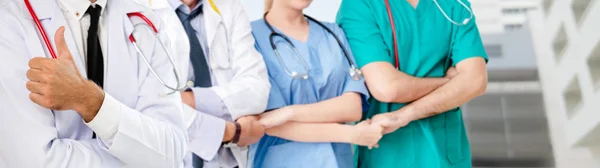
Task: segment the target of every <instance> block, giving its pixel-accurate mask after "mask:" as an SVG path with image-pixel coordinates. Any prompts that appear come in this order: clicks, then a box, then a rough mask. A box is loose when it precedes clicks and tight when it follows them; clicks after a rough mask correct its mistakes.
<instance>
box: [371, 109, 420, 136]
mask: <svg viewBox="0 0 600 168" xmlns="http://www.w3.org/2000/svg"><path fill="white" fill-rule="evenodd" d="M371 119H372V120H373V124H375V125H379V126H381V127H383V128H384V131H383V133H384V134H389V133H392V132H394V131H396V130H397V129H399V128H401V127H404V126H406V125H408V123H410V122H411V121H412V120H413V119H412V117H411V116H410V113H409V112H408V111H402V110H401V111H398V112H389V113H383V114H377V115H375V116H373V118H371Z"/></svg>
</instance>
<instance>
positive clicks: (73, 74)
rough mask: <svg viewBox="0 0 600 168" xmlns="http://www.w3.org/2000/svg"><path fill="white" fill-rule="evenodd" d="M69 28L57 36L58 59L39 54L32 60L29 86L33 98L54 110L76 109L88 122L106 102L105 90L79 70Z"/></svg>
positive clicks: (29, 71)
mask: <svg viewBox="0 0 600 168" xmlns="http://www.w3.org/2000/svg"><path fill="white" fill-rule="evenodd" d="M64 32H65V28H64V27H60V28H59V29H58V30H57V31H56V33H55V35H54V42H55V45H56V49H57V53H58V56H57V57H58V58H57V59H51V58H43V57H35V58H32V59H31V60H30V61H29V70H28V71H27V78H28V79H29V81H27V84H26V87H27V90H29V91H30V92H31V93H30V94H29V99H31V100H32V101H33V102H34V103H36V104H38V105H40V106H42V107H45V108H49V109H52V110H75V111H77V113H79V115H80V116H81V117H82V118H83V119H84V120H85V121H86V122H89V121H91V120H92V119H93V118H94V117H95V116H96V114H97V113H98V110H99V109H100V106H101V105H102V102H103V101H104V92H103V91H102V89H101V88H100V87H98V86H97V85H96V84H95V83H94V82H92V81H89V80H87V79H85V78H83V76H82V75H81V74H80V73H79V70H77V66H76V65H75V62H74V61H73V57H72V56H71V52H70V51H69V48H68V46H67V43H66V42H65V38H64Z"/></svg>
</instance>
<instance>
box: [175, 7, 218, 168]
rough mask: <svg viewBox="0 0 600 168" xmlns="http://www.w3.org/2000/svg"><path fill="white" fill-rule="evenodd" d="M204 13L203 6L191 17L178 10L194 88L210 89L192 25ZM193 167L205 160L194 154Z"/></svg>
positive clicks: (201, 164)
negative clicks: (192, 21) (193, 20)
mask: <svg viewBox="0 0 600 168" xmlns="http://www.w3.org/2000/svg"><path fill="white" fill-rule="evenodd" d="M200 13H202V6H200V7H198V8H196V10H194V11H192V12H191V13H190V14H189V15H188V14H185V13H184V12H183V11H181V10H179V9H177V16H178V17H179V21H181V24H183V28H184V29H185V33H186V34H187V36H188V39H189V40H190V62H192V67H193V68H194V86H196V87H210V86H212V83H211V81H210V72H209V70H208V64H207V63H206V57H205V56H204V51H203V50H202V45H200V41H199V40H198V36H196V31H195V30H194V28H193V27H192V24H191V23H190V22H191V20H192V19H194V18H195V17H196V16H198V15H199V14H200ZM192 166H193V167H194V168H202V167H203V166H204V160H202V158H200V157H198V155H196V154H194V153H192Z"/></svg>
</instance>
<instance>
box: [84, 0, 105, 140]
mask: <svg viewBox="0 0 600 168" xmlns="http://www.w3.org/2000/svg"><path fill="white" fill-rule="evenodd" d="M100 11H102V7H100V6H96V7H94V5H91V6H90V7H89V8H88V9H87V11H86V12H85V13H87V14H89V15H90V28H89V29H88V37H87V76H88V79H89V80H92V81H94V83H96V84H97V85H98V86H100V87H103V85H104V58H102V49H101V47H100V39H99V38H98V21H99V20H100ZM92 138H96V133H94V134H93V135H92Z"/></svg>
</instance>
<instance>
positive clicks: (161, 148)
mask: <svg viewBox="0 0 600 168" xmlns="http://www.w3.org/2000/svg"><path fill="white" fill-rule="evenodd" d="M31 4H32V6H33V8H34V10H35V11H36V13H37V16H38V18H39V19H40V20H41V23H42V25H43V26H44V27H45V29H46V34H47V35H48V37H49V38H50V40H51V41H52V43H53V44H54V41H53V39H54V38H53V37H54V33H55V31H56V30H57V29H58V28H59V27H60V26H65V27H66V28H67V30H66V32H65V39H66V42H67V45H68V46H69V48H70V50H71V54H72V55H73V59H74V61H75V63H76V65H77V67H78V69H79V72H81V74H82V75H83V76H85V74H86V73H85V72H86V69H85V66H84V65H85V64H84V61H83V60H82V57H81V56H79V54H78V53H79V52H77V46H76V44H75V41H74V40H73V39H74V37H73V36H72V35H71V33H70V28H69V27H68V24H67V22H66V19H65V17H64V15H63V12H62V10H61V8H60V7H59V6H58V5H57V4H58V2H57V1H56V0H31ZM131 12H142V13H143V14H145V15H146V16H147V17H148V18H150V19H151V20H152V21H153V23H154V24H155V25H156V26H157V27H158V28H159V29H161V27H162V24H163V23H161V22H160V19H157V16H156V15H155V14H154V13H153V12H152V11H150V10H149V9H148V8H146V7H143V6H141V5H139V4H135V3H132V2H131V1H123V0H108V3H107V7H106V8H105V12H104V14H103V15H107V17H106V18H108V20H107V22H108V25H107V26H108V34H109V35H108V41H109V42H108V46H107V49H106V51H107V53H103V54H104V57H105V58H107V59H108V61H107V69H106V71H105V78H104V91H105V93H106V98H105V100H106V101H113V103H114V102H117V103H116V104H117V106H116V107H115V106H113V107H112V109H114V111H117V112H118V113H117V114H119V115H117V117H114V118H105V120H106V119H108V120H110V119H112V120H118V121H119V122H118V125H117V132H116V133H115V135H114V139H113V141H112V144H110V145H107V144H106V143H104V141H103V140H101V139H100V138H98V139H91V137H92V131H96V132H98V131H103V130H100V129H98V130H91V129H90V128H89V127H87V126H86V125H85V124H84V121H83V120H82V119H81V117H80V116H79V115H78V114H77V113H76V112H74V111H51V110H49V109H45V108H43V107H41V106H39V105H37V104H35V103H33V102H32V101H31V100H30V99H29V96H28V95H29V91H28V90H27V89H26V88H25V83H26V82H27V81H28V79H27V78H26V75H25V73H26V71H27V70H28V69H29V66H28V62H29V60H30V59H31V58H33V57H36V56H46V57H50V55H49V54H48V52H47V49H46V47H45V45H43V40H42V39H41V36H39V35H38V33H37V29H36V27H35V24H34V22H33V20H32V18H31V16H30V14H29V12H28V11H27V9H26V7H25V5H24V3H23V1H16V0H15V1H2V2H0V51H1V53H0V60H1V61H0V136H1V138H0V157H1V158H2V159H3V160H4V164H5V166H7V167H19V168H30V167H31V168H38V167H52V168H54V167H75V168H82V167H85V168H96V167H108V168H113V167H145V168H146V167H156V168H171V167H183V162H182V160H183V157H184V156H185V154H186V153H187V134H186V132H185V130H184V129H185V128H184V127H185V126H184V118H183V112H182V105H181V98H180V95H179V94H173V95H170V96H160V95H161V94H164V93H167V92H168V89H166V87H164V86H162V85H161V84H160V83H159V82H158V80H156V78H155V77H154V76H152V75H151V73H149V69H148V68H147V66H146V65H145V64H144V63H143V62H142V59H141V58H140V57H139V56H138V54H137V53H136V51H135V49H134V47H133V44H132V43H131V42H129V40H128V36H129V35H130V34H131V33H132V31H133V30H134V29H133V23H132V22H134V23H137V22H141V20H140V19H138V18H134V19H131V20H130V19H129V18H128V17H127V16H126V13H131ZM134 35H135V37H136V39H137V41H138V44H139V46H140V47H141V48H142V50H143V51H142V52H144V53H145V54H146V56H147V57H148V59H149V60H150V63H151V64H152V65H153V67H154V69H155V70H156V71H157V73H158V74H159V75H160V76H161V77H163V79H164V80H166V81H167V82H168V83H170V84H173V83H174V75H173V74H172V69H171V68H172V66H171V65H170V64H168V63H165V62H168V59H167V56H166V54H164V52H162V48H161V47H160V45H159V44H158V43H156V40H155V39H154V37H153V33H151V31H147V30H140V31H139V32H136V33H135V34H134ZM163 37H164V36H163ZM54 46H55V45H54ZM99 114H100V113H99ZM97 118H99V116H96V118H95V119H94V120H96V119H97Z"/></svg>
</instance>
